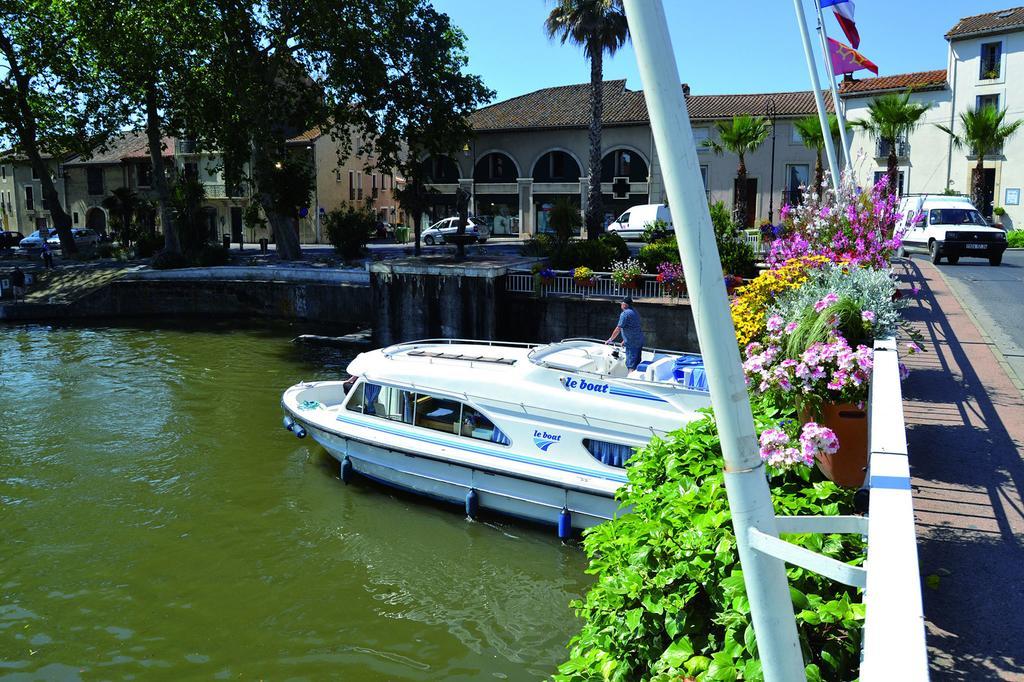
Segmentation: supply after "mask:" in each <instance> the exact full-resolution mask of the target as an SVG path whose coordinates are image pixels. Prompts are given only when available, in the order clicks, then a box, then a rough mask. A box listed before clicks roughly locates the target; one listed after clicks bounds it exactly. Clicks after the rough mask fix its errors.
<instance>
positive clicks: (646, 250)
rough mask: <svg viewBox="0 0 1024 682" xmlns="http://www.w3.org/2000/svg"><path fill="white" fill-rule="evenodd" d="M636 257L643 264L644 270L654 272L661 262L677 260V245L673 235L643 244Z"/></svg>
mask: <svg viewBox="0 0 1024 682" xmlns="http://www.w3.org/2000/svg"><path fill="white" fill-rule="evenodd" d="M638 258H639V259H640V263H642V264H643V266H644V272H650V273H655V272H657V271H658V266H659V265H661V264H662V263H665V262H669V263H678V262H679V247H678V246H677V245H676V240H675V238H674V237H673V238H671V239H663V240H661V241H660V242H654V243H653V244H645V245H644V246H643V247H641V248H640V255H639V256H638Z"/></svg>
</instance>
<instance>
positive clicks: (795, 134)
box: [789, 125, 804, 144]
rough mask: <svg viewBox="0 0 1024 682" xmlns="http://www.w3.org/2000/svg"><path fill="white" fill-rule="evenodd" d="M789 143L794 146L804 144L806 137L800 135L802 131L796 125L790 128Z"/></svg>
mask: <svg viewBox="0 0 1024 682" xmlns="http://www.w3.org/2000/svg"><path fill="white" fill-rule="evenodd" d="M789 141H790V142H792V143H793V144H803V143H804V136H803V135H801V134H800V129H799V128H797V127H796V126H795V125H790V126H789Z"/></svg>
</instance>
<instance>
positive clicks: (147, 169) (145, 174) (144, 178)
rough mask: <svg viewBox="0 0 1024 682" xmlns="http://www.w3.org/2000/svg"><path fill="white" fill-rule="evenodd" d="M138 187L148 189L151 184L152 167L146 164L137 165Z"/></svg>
mask: <svg viewBox="0 0 1024 682" xmlns="http://www.w3.org/2000/svg"><path fill="white" fill-rule="evenodd" d="M138 169H139V170H138V181H139V187H149V186H151V185H152V184H153V166H151V165H150V164H148V163H140V164H139V165H138Z"/></svg>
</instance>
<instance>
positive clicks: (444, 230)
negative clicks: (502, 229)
mask: <svg viewBox="0 0 1024 682" xmlns="http://www.w3.org/2000/svg"><path fill="white" fill-rule="evenodd" d="M458 231H459V219H458V218H444V219H442V220H438V221H437V222H436V223H434V224H433V225H431V226H430V227H428V228H427V229H425V230H423V234H421V235H420V238H421V239H422V240H423V243H424V244H426V245H427V246H433V245H434V244H444V243H445V237H447V236H450V235H453V234H455V233H456V232H458ZM466 234H468V235H470V236H473V237H476V240H477V241H478V242H480V243H483V242H485V241H487V238H488V237H489V236H490V231H489V230H488V229H487V225H486V224H485V223H484V222H483V221H482V220H480V219H479V218H474V217H472V216H470V217H469V218H467V219H466Z"/></svg>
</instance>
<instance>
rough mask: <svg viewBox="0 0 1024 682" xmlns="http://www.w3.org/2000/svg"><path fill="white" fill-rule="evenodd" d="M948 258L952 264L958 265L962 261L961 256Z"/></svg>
mask: <svg viewBox="0 0 1024 682" xmlns="http://www.w3.org/2000/svg"><path fill="white" fill-rule="evenodd" d="M946 260H948V261H949V264H950V265H956V264H957V263H959V262H960V256H946Z"/></svg>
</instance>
